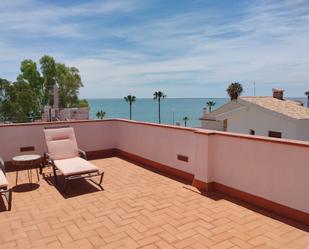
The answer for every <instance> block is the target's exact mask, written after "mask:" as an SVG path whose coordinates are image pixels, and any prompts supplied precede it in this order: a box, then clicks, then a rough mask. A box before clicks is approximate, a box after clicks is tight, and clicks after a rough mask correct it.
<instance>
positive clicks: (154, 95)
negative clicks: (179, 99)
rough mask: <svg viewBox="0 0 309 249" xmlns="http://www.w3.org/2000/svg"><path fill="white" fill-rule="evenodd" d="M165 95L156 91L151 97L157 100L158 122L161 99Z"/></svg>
mask: <svg viewBox="0 0 309 249" xmlns="http://www.w3.org/2000/svg"><path fill="white" fill-rule="evenodd" d="M166 97H167V96H166V95H165V94H164V93H163V92H161V91H157V92H155V93H154V94H153V99H154V100H158V112H159V113H158V114H159V124H161V99H164V98H166Z"/></svg>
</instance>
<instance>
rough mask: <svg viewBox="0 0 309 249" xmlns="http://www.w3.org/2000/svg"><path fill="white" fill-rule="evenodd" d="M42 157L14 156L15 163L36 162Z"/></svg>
mask: <svg viewBox="0 0 309 249" xmlns="http://www.w3.org/2000/svg"><path fill="white" fill-rule="evenodd" d="M40 158H41V156H40V155H21V156H14V157H13V161H15V162H27V161H34V160H38V159H40Z"/></svg>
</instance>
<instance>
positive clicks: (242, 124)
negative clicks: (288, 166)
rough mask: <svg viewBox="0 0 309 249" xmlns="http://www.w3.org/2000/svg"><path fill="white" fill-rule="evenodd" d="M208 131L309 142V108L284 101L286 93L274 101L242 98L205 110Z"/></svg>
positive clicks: (204, 123) (277, 91) (204, 124)
mask: <svg viewBox="0 0 309 249" xmlns="http://www.w3.org/2000/svg"><path fill="white" fill-rule="evenodd" d="M201 126H202V128H204V129H212V130H219V131H229V132H236V133H244V134H250V135H259V136H269V137H278V138H288V139H297V140H305V141H309V108H306V107H304V106H303V105H302V103H300V102H297V101H291V100H285V99H283V90H280V89H273V96H272V97H270V96H269V97H240V98H238V100H236V101H235V100H234V101H231V102H229V103H227V104H225V105H223V106H221V107H219V108H218V109H216V110H214V111H213V112H210V113H207V112H206V111H205V110H204V113H203V116H202V117H201Z"/></svg>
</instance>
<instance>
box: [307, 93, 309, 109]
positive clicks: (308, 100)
mask: <svg viewBox="0 0 309 249" xmlns="http://www.w3.org/2000/svg"><path fill="white" fill-rule="evenodd" d="M307 107H308V108H309V95H308V99H307Z"/></svg>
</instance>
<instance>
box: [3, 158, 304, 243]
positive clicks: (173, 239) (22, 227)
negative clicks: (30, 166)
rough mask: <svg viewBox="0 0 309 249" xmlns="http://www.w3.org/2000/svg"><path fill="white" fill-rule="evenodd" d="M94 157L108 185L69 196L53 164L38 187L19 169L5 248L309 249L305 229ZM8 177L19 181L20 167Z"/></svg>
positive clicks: (80, 188) (77, 187) (80, 186)
mask: <svg viewBox="0 0 309 249" xmlns="http://www.w3.org/2000/svg"><path fill="white" fill-rule="evenodd" d="M92 162H93V163H94V164H95V165H97V166H99V167H100V168H102V169H103V170H104V171H105V179H104V188H105V190H104V191H98V190H97V189H96V188H95V187H93V186H92V185H91V184H90V183H88V182H85V181H80V182H73V183H72V185H71V187H70V188H69V189H68V196H67V198H65V197H64V196H63V195H62V194H61V193H60V192H58V190H57V189H56V188H55V187H53V186H51V184H52V182H51V181H50V178H49V174H50V170H49V169H45V170H44V173H45V175H46V179H42V178H41V180H40V182H39V183H37V184H38V185H36V184H35V185H34V187H33V188H31V187H30V185H29V184H27V183H28V179H27V177H26V173H25V172H21V173H22V174H21V177H20V180H19V182H20V184H21V185H19V186H18V187H15V188H14V199H13V201H14V204H13V207H12V210H11V211H10V212H0V230H1V233H0V248H5V249H9V248H40V249H42V248H83V249H86V248H164V249H168V248H203V249H205V248H215V249H220V248H221V249H224V248H230V249H232V248H233V249H241V248H243V249H244V248H260V249H262V248H280V249H282V248H294V249H297V248H299V249H304V248H308V245H309V234H308V233H307V232H305V231H303V230H300V229H297V228H295V227H292V226H290V225H288V224H285V223H282V222H281V221H278V220H276V219H273V218H270V217H267V216H266V215H264V214H260V213H259V212H255V211H252V210H251V209H249V208H247V207H244V206H243V205H238V204H235V203H234V202H232V201H229V200H227V199H221V198H209V197H206V196H204V195H201V194H200V193H199V191H198V190H197V189H195V188H194V187H192V186H190V185H187V184H186V183H183V182H180V181H176V180H173V179H171V178H169V177H166V176H164V175H161V174H158V173H156V172H153V171H150V170H148V169H147V168H144V167H141V166H144V165H141V166H139V165H137V164H135V163H132V162H129V161H126V160H124V159H121V158H118V157H111V158H106V159H100V160H94V161H92ZM8 177H9V182H11V183H14V179H15V172H10V173H8ZM34 178H35V177H34ZM0 208H1V209H3V205H1V201H0Z"/></svg>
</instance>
